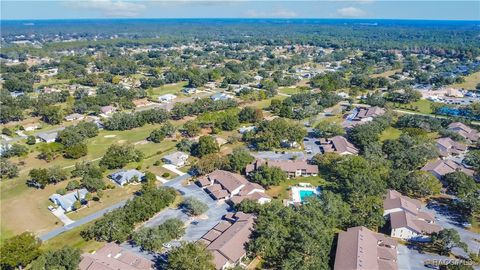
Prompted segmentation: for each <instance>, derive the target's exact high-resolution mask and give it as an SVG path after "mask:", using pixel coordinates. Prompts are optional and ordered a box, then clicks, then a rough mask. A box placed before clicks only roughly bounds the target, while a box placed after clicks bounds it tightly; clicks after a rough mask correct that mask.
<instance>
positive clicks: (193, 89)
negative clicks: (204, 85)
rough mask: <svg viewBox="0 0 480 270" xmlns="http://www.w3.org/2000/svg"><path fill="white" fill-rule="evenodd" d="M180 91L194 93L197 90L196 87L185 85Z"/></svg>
mask: <svg viewBox="0 0 480 270" xmlns="http://www.w3.org/2000/svg"><path fill="white" fill-rule="evenodd" d="M182 92H183V93H185V94H195V93H196V92H197V88H194V87H185V88H183V89H182Z"/></svg>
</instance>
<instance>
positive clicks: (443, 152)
mask: <svg viewBox="0 0 480 270" xmlns="http://www.w3.org/2000/svg"><path fill="white" fill-rule="evenodd" d="M436 145H437V148H438V152H439V154H440V156H442V157H447V156H450V155H459V154H461V153H463V152H464V151H465V150H467V146H466V145H464V144H463V143H459V142H456V141H454V140H452V139H450V138H449V137H446V138H440V139H437V140H436Z"/></svg>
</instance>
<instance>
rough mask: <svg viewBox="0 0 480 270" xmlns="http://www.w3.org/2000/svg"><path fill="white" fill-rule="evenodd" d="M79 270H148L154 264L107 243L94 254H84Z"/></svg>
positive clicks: (152, 267)
mask: <svg viewBox="0 0 480 270" xmlns="http://www.w3.org/2000/svg"><path fill="white" fill-rule="evenodd" d="M78 267H79V269H80V270H120V269H121V270H150V269H154V263H153V262H152V261H150V260H147V259H145V258H143V257H140V256H138V255H137V254H135V253H133V252H131V251H128V250H126V249H123V248H122V247H120V246H119V245H117V244H114V243H108V244H106V245H105V246H103V247H102V248H101V249H99V250H97V251H96V252H95V253H92V254H91V253H85V254H83V255H82V261H81V262H80V264H79V266H78Z"/></svg>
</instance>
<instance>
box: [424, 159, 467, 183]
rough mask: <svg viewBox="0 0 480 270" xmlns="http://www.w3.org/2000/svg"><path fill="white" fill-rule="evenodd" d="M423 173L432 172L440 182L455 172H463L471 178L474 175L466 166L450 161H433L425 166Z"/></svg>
mask: <svg viewBox="0 0 480 270" xmlns="http://www.w3.org/2000/svg"><path fill="white" fill-rule="evenodd" d="M422 171H427V172H430V173H431V174H433V175H434V176H435V177H437V178H438V179H440V180H441V179H442V177H443V176H444V175H446V174H448V173H451V172H455V171H462V172H464V173H466V174H468V175H470V176H473V173H474V171H473V170H471V169H467V168H465V166H463V165H461V164H458V163H456V162H455V161H453V160H450V159H447V160H441V159H439V160H436V161H431V162H429V163H427V164H426V165H425V166H423V168H422Z"/></svg>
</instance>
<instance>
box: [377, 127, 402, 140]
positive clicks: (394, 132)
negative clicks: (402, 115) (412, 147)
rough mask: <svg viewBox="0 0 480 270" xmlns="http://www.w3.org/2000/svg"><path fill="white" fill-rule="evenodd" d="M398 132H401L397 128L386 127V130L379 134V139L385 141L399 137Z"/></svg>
mask: <svg viewBox="0 0 480 270" xmlns="http://www.w3.org/2000/svg"><path fill="white" fill-rule="evenodd" d="M400 134H402V131H401V130H399V129H396V128H394V127H388V128H387V129H386V130H384V131H383V132H382V134H380V141H381V142H383V141H386V140H394V139H397V138H398V137H400Z"/></svg>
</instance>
